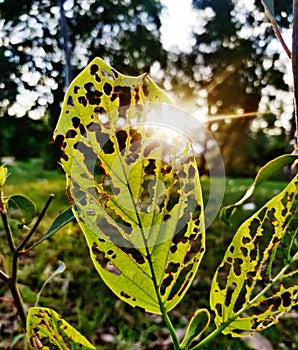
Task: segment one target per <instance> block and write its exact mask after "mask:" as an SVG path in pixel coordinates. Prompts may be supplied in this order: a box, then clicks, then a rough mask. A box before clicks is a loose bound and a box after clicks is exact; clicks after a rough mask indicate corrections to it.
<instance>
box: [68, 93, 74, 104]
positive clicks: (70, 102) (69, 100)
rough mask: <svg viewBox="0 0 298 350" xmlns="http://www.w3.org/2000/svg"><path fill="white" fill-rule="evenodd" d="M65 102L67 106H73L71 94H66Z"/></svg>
mask: <svg viewBox="0 0 298 350" xmlns="http://www.w3.org/2000/svg"><path fill="white" fill-rule="evenodd" d="M66 104H67V106H72V107H73V106H74V102H73V98H72V96H71V95H69V96H68V98H67V102H66Z"/></svg>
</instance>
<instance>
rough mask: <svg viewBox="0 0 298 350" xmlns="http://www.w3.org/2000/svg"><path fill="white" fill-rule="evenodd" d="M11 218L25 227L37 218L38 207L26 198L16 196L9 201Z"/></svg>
mask: <svg viewBox="0 0 298 350" xmlns="http://www.w3.org/2000/svg"><path fill="white" fill-rule="evenodd" d="M8 207H9V216H10V217H11V218H13V219H16V220H18V221H20V222H21V223H22V224H23V225H29V224H30V223H31V222H32V220H33V219H34V217H35V214H36V205H35V203H34V202H32V200H31V199H30V198H28V197H26V196H23V195H20V194H16V195H13V196H10V197H9V199H8Z"/></svg>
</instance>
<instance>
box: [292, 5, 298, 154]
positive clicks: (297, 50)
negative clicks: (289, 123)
mask: <svg viewBox="0 0 298 350" xmlns="http://www.w3.org/2000/svg"><path fill="white" fill-rule="evenodd" d="M292 68H293V78H294V107H295V122H296V135H295V137H296V142H295V144H296V147H295V148H296V149H297V147H298V0H293V45H292Z"/></svg>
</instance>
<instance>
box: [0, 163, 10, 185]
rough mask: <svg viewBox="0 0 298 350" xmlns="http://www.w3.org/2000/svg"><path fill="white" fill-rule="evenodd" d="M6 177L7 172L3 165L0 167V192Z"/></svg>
mask: <svg viewBox="0 0 298 350" xmlns="http://www.w3.org/2000/svg"><path fill="white" fill-rule="evenodd" d="M7 177H8V171H7V168H6V166H5V165H1V166H0V190H1V189H2V188H3V186H4V184H5V182H6V179H7Z"/></svg>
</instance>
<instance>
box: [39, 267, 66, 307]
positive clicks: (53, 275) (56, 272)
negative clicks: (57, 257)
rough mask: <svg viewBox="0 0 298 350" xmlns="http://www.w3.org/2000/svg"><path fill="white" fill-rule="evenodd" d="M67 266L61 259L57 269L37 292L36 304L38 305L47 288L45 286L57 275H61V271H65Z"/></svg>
mask: <svg viewBox="0 0 298 350" xmlns="http://www.w3.org/2000/svg"><path fill="white" fill-rule="evenodd" d="M65 268H66V266H65V264H64V262H63V261H59V266H58V267H57V269H56V270H55V271H54V272H53V273H52V274H51V275H50V276H49V277H48V278H47V279H46V281H45V282H44V284H43V285H42V287H41V288H40V291H39V292H38V293H37V296H36V301H35V306H37V305H38V303H39V299H40V296H41V294H42V292H43V290H44V288H45V286H46V285H47V284H48V283H49V282H50V281H51V280H52V279H53V278H55V277H56V276H57V275H59V274H60V273H62V272H64V270H65Z"/></svg>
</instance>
